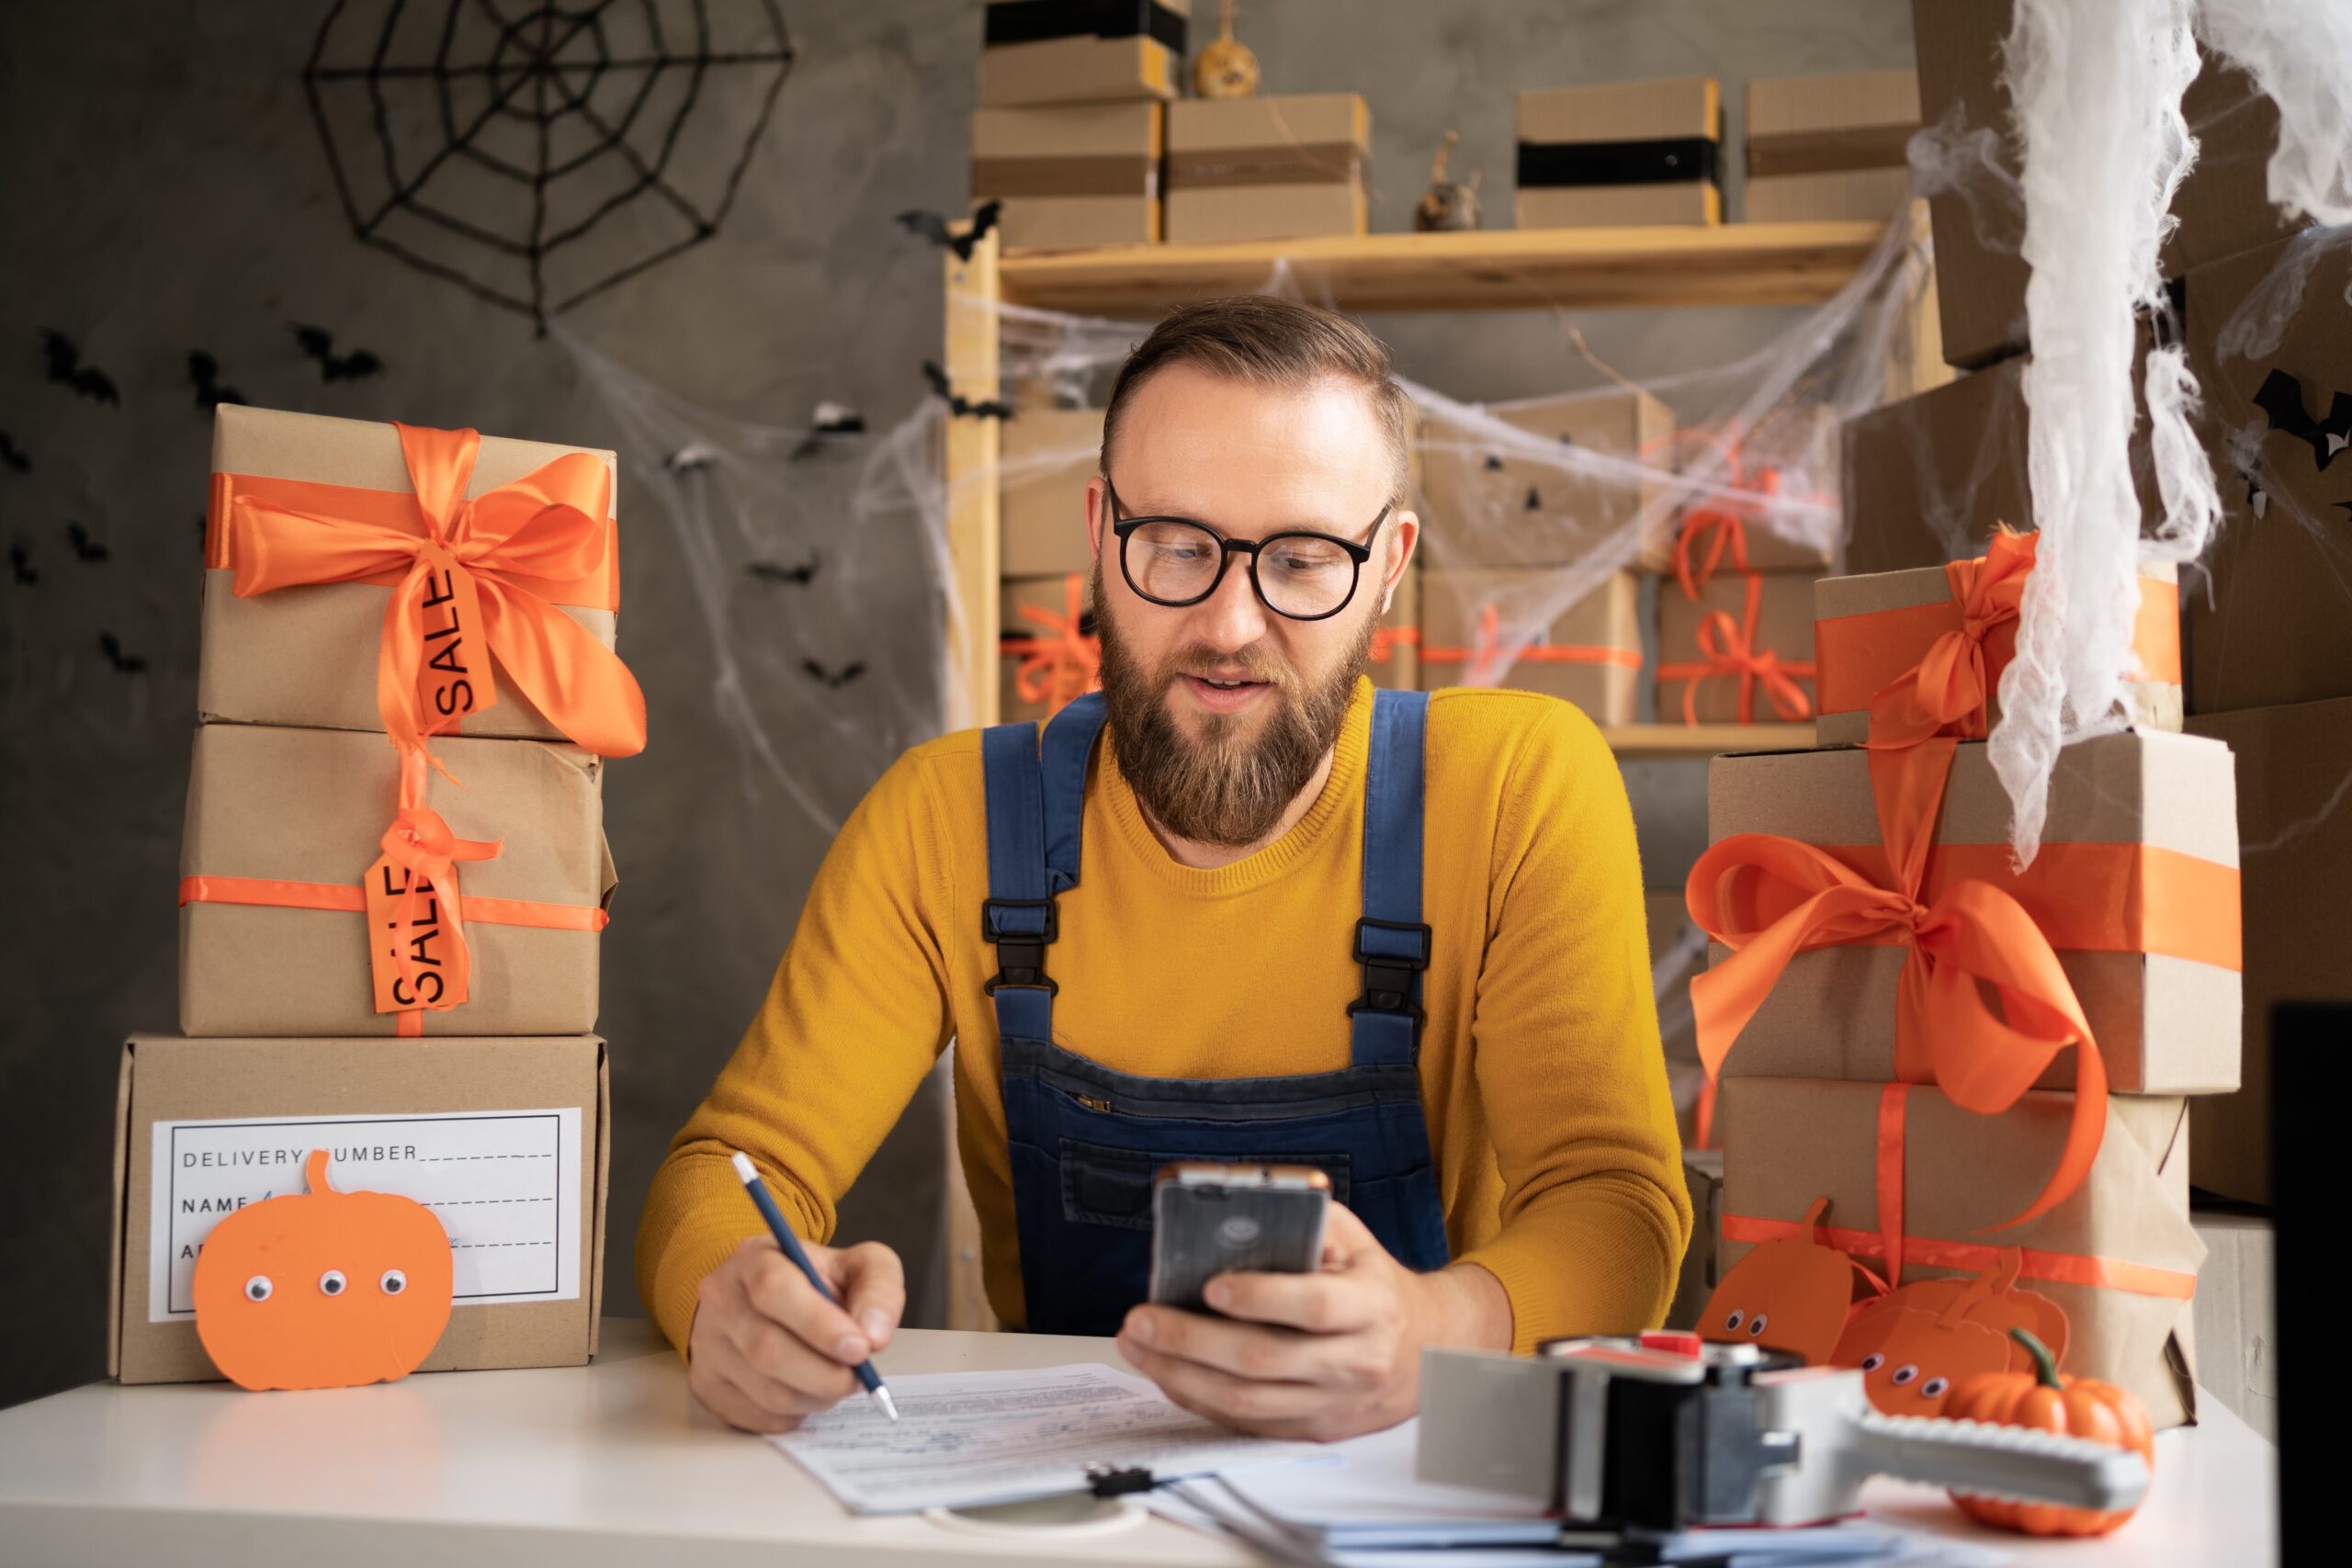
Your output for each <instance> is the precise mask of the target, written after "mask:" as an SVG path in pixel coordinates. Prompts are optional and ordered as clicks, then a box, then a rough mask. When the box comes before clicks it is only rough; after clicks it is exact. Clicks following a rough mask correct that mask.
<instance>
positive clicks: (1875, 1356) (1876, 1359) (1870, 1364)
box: [1862, 1350, 1886, 1372]
mask: <svg viewBox="0 0 2352 1568" xmlns="http://www.w3.org/2000/svg"><path fill="white" fill-rule="evenodd" d="M1884 1365H1886V1352H1885V1351H1883V1350H1873V1351H1871V1353H1870V1354H1869V1355H1867V1356H1864V1357H1863V1358H1862V1371H1866V1372H1874V1371H1878V1370H1879V1369H1880V1368H1881V1367H1883V1366H1884Z"/></svg>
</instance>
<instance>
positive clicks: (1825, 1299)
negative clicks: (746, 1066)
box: [1699, 1198, 1886, 1367]
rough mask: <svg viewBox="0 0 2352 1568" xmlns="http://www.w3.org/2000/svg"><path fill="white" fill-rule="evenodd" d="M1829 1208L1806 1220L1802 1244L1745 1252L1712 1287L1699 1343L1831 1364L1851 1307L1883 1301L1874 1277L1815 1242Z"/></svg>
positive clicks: (1820, 1205)
mask: <svg viewBox="0 0 2352 1568" xmlns="http://www.w3.org/2000/svg"><path fill="white" fill-rule="evenodd" d="M1828 1208H1829V1200H1828V1199H1826V1198H1815V1200H1814V1201H1813V1206H1812V1207H1810V1208H1808V1209H1807V1210H1805V1212H1804V1227H1805V1232H1806V1236H1807V1239H1805V1240H1804V1241H1764V1242H1758V1243H1757V1244H1756V1246H1754V1247H1751V1248H1749V1249H1748V1252H1747V1257H1745V1258H1741V1259H1740V1260H1739V1261H1738V1262H1737V1263H1736V1264H1734V1265H1732V1269H1731V1271H1730V1272H1729V1273H1727V1274H1725V1275H1724V1277H1723V1279H1722V1280H1720V1281H1719V1282H1718V1283H1717V1284H1716V1286H1715V1292H1714V1294H1713V1295H1711V1296H1709V1297H1708V1298H1707V1305H1706V1308H1705V1310H1704V1311H1702V1313H1701V1314H1699V1337H1700V1338H1702V1339H1709V1340H1713V1342H1715V1343H1716V1344H1718V1345H1761V1346H1763V1347H1764V1348H1766V1349H1769V1350H1786V1351H1788V1352H1790V1353H1791V1354H1792V1355H1797V1356H1802V1357H1804V1362H1805V1365H1807V1366H1809V1367H1817V1366H1820V1365H1821V1364H1822V1363H1823V1362H1825V1361H1826V1360H1828V1359H1829V1353H1830V1351H1831V1350H1832V1349H1834V1348H1836V1347H1837V1344H1838V1334H1839V1333H1840V1331H1842V1330H1843V1329H1844V1328H1845V1326H1846V1321H1847V1319H1848V1317H1849V1315H1850V1314H1852V1312H1853V1310H1854V1302H1855V1299H1856V1298H1857V1297H1858V1296H1859V1297H1862V1298H1864V1299H1869V1298H1871V1297H1875V1296H1877V1295H1879V1294H1882V1293H1883V1292H1884V1291H1885V1290H1886V1286H1885V1285H1884V1284H1883V1283H1882V1282H1881V1281H1880V1280H1879V1278H1878V1276H1877V1275H1875V1274H1873V1273H1871V1271H1870V1270H1869V1269H1865V1268H1863V1267H1862V1266H1861V1265H1860V1264H1859V1263H1857V1262H1855V1261H1854V1260H1853V1259H1852V1258H1849V1257H1847V1256H1846V1255H1845V1254H1844V1253H1842V1252H1840V1251H1838V1249H1837V1248H1836V1247H1826V1246H1824V1245H1822V1244H1821V1243H1820V1242H1819V1241H1816V1240H1814V1239H1812V1237H1814V1236H1815V1235H1817V1234H1818V1233H1819V1231H1820V1228H1821V1223H1822V1215H1823V1214H1824V1213H1826V1211H1827V1210H1828Z"/></svg>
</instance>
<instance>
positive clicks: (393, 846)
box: [379, 806, 505, 1011]
mask: <svg viewBox="0 0 2352 1568" xmlns="http://www.w3.org/2000/svg"><path fill="white" fill-rule="evenodd" d="M382 844H383V850H384V861H385V863H387V865H389V866H398V867H399V868H400V869H401V871H402V872H404V873H405V874H406V875H405V876H404V878H403V879H402V882H401V890H400V893H399V896H398V897H399V903H398V905H397V908H398V911H399V913H398V914H397V916H396V917H395V923H396V925H397V926H398V927H399V928H400V929H401V930H403V931H405V930H408V929H410V928H413V927H414V926H416V925H417V924H419V923H420V920H419V914H418V911H419V910H420V908H423V906H424V902H425V900H426V899H428V898H430V899H432V900H433V901H434V902H435V905H436V906H437V908H435V910H434V912H433V915H434V919H435V923H437V924H439V925H440V926H441V927H442V929H443V930H444V931H445V932H446V933H447V937H448V942H449V962H448V964H447V966H446V978H447V990H446V992H444V993H443V997H444V999H442V1000H439V1001H431V1002H424V1003H422V1004H420V1005H422V1006H424V1007H428V1008H432V1009H434V1010H436V1011H437V1010H442V1009H446V1008H452V1007H455V1006H457V1005H458V1002H459V1001H461V1000H463V999H464V998H465V996H466V994H467V992H468V990H469V987H470V986H471V983H472V978H473V955H472V953H470V952H469V949H468V948H467V945H466V914H465V905H464V902H463V900H462V899H461V898H460V897H458V862H459V861H483V860H491V859H493V858H494V857H495V856H496V855H497V854H498V853H499V852H500V851H501V850H502V849H503V848H504V846H505V840H503V839H492V840H480V839H460V838H459V837H458V835H457V834H456V833H455V832H454V831H452V830H451V829H450V827H449V824H448V823H447V821H446V820H445V819H444V818H442V816H441V814H440V813H439V812H438V811H435V810H434V809H433V808H432V807H429V806H402V807H401V808H400V810H399V811H398V812H396V813H395V814H394V815H393V818H392V825H391V826H390V827H389V828H387V829H384V837H383V840H382ZM392 953H393V959H392V964H393V968H394V969H395V970H396V971H398V973H399V975H400V977H401V980H402V981H403V982H405V983H406V985H407V987H408V989H409V994H410V995H416V994H417V993H418V986H417V966H416V963H415V960H414V958H413V956H412V954H411V952H410V947H409V944H408V943H407V942H394V943H393V944H392ZM379 1010H384V1009H383V1008H382V1007H381V1006H380V1004H379ZM398 1010H402V1011H404V1010H405V1009H398Z"/></svg>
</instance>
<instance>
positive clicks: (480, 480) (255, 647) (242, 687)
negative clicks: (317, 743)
mask: <svg viewBox="0 0 2352 1568" xmlns="http://www.w3.org/2000/svg"><path fill="white" fill-rule="evenodd" d="M565 459H574V461H571V462H565V461H563V460H565ZM580 459H584V460H585V461H584V464H583V463H582V462H581V461H579V460H580ZM551 463H553V464H560V467H559V468H557V469H556V470H553V478H552V479H549V478H548V469H547V466H548V465H549V464H551ZM612 475H613V454H612V453H610V452H607V451H601V450H597V449H594V448H588V447H578V446H549V445H548V444H546V443H543V442H537V441H513V440H507V439H504V438H503V437H500V436H495V435H486V436H483V437H481V445H480V448H479V451H478V452H477V454H476V456H475V458H474V463H473V469H472V475H471V478H470V479H469V481H468V482H467V484H466V486H465V489H464V491H463V493H464V495H465V496H467V497H469V498H479V497H481V496H483V495H485V494H486V493H490V492H493V491H499V489H500V487H502V486H515V485H521V486H526V487H528V491H527V493H528V495H529V496H533V497H538V496H548V497H553V496H568V497H570V498H571V499H573V500H577V501H581V502H593V503H594V505H595V506H596V507H597V508H598V509H600V511H601V513H602V515H601V516H600V517H599V518H598V519H596V522H597V523H598V524H600V525H601V532H602V535H603V537H602V540H601V543H600V544H595V545H592V546H590V547H587V548H586V549H584V550H582V551H580V552H578V553H577V554H576V555H574V556H573V557H571V559H572V560H574V561H577V560H578V559H579V558H580V557H582V556H589V555H593V557H594V559H593V563H592V564H589V565H587V567H586V569H585V570H571V568H570V567H568V566H567V567H560V568H559V569H558V570H559V571H560V572H561V573H562V574H561V575H556V576H543V575H539V574H538V571H537V570H534V569H541V570H544V569H545V568H546V566H547V565H548V561H547V559H546V558H544V557H542V556H539V555H537V554H536V553H535V551H534V550H533V549H532V548H530V547H528V546H527V541H520V540H518V541H517V544H518V545H522V546H524V547H519V548H511V549H506V550H496V551H492V552H491V553H490V554H488V555H486V556H468V555H467V554H466V553H465V552H463V551H460V552H459V554H460V558H469V559H471V560H472V561H473V563H474V567H475V576H476V578H477V579H481V580H484V581H481V583H480V585H479V587H478V588H476V589H474V590H470V591H469V592H476V593H479V594H481V595H491V594H497V595H499V596H500V598H501V601H502V603H503V606H504V608H503V609H502V610H501V612H500V613H501V617H502V621H503V623H504V624H502V625H500V626H498V627H497V628H496V629H497V630H499V631H501V632H502V633H503V634H505V635H508V636H513V635H515V634H516V633H518V632H528V631H531V630H532V629H533V628H532V627H531V626H528V625H526V624H525V623H524V622H523V621H522V619H521V617H520V616H519V615H517V614H516V613H517V612H520V611H531V612H533V613H535V614H537V615H550V616H553V617H555V618H556V619H559V620H562V621H568V622H571V623H572V624H573V625H574V626H577V627H578V628H580V629H582V630H584V631H585V633H586V634H587V637H585V638H582V637H579V636H578V633H577V632H569V633H568V636H569V637H570V638H571V640H572V641H574V642H582V643H585V642H587V641H588V639H591V638H593V643H590V644H589V646H588V647H587V648H585V649H582V648H566V647H564V646H563V645H562V643H561V642H560V641H559V642H556V643H555V644H554V645H553V646H554V647H555V649H556V652H557V653H558V655H559V656H560V657H568V658H571V659H573V660H579V659H581V658H582V655H583V654H584V655H587V656H590V657H594V654H595V650H596V649H602V650H603V656H602V657H603V659H604V660H610V649H611V648H612V646H613V637H614V620H615V615H614V613H615V610H616V606H617V605H618V604H619V602H620V597H619V595H620V563H619V558H618V553H617V550H618V547H617V535H616V528H615V525H614V523H613V521H612V494H613V490H612ZM509 493H515V494H517V495H518V497H519V496H521V495H523V493H524V492H521V491H515V492H509ZM240 502H250V503H252V506H251V508H249V509H248V516H247V517H246V518H245V519H242V520H241V519H240V518H239V517H238V516H237V511H238V508H239V504H240ZM536 505H537V502H536V501H533V500H527V499H526V500H522V501H521V503H520V504H519V505H518V506H517V507H516V508H515V509H514V515H515V516H521V515H527V514H528V512H529V511H530V510H532V509H534V508H535V507H536ZM263 518H266V523H265V522H262V521H259V520H260V519H263ZM314 519H326V520H328V521H327V522H326V523H321V522H318V521H314ZM512 520H513V518H512V517H509V518H507V519H503V520H502V521H503V522H505V523H511V521H512ZM579 521H580V523H581V524H582V525H583V526H584V525H586V524H587V522H588V520H587V519H586V518H585V517H584V516H582V518H580V519H579ZM477 522H478V520H477ZM425 532H426V525H425V523H424V515H423V513H422V511H421V510H420V508H419V505H418V502H417V498H416V492H415V489H414V485H413V479H412V476H411V473H410V471H409V468H408V464H407V462H406V460H405V458H404V457H403V453H402V448H401V434H400V432H399V430H398V429H397V428H396V427H394V426H393V425H390V424H384V423H376V422H374V421H365V420H352V419H330V418H327V417H325V416H323V415H320V414H303V413H287V412H281V411H279V410H276V409H261V408H248V407H244V406H243V405H241V404H236V403H223V404H221V405H220V409H219V410H218V411H217V412H216V413H215V415H214V420H213V427H212V492H211V503H210V506H209V511H208V513H207V516H206V521H205V558H204V564H205V573H204V617H203V645H202V657H201V662H200V664H199V666H198V674H197V706H198V709H199V710H200V712H201V714H202V716H203V717H204V718H206V719H208V720H211V719H225V720H234V721H237V722H241V723H246V724H284V725H298V726H300V727H303V728H312V729H374V730H381V729H382V728H384V720H383V717H382V715H381V713H380V712H379V707H378V695H377V685H376V677H377V668H378V665H379V660H380V659H381V649H382V645H383V638H384V633H385V617H384V611H385V605H386V604H387V603H388V602H390V599H391V598H392V596H393V594H394V592H395V591H396V588H397V587H398V586H399V585H400V584H401V581H402V580H403V579H404V578H405V577H407V576H408V574H409V572H410V571H411V570H412V568H413V548H412V553H411V556H410V558H399V552H398V551H396V550H383V549H380V548H378V547H377V541H379V540H381V539H383V538H387V537H389V538H395V539H410V540H415V541H418V542H420V543H421V542H422V541H423V539H424V535H425ZM331 535H333V536H336V537H333V538H330V537H329V536H331ZM322 541H324V543H325V545H326V546H327V547H332V548H333V549H335V550H345V551H350V552H352V556H353V557H358V558H360V564H359V565H357V566H354V565H353V564H352V558H348V557H347V558H328V557H327V556H326V554H325V550H324V549H322V543H321V542H322ZM288 545H292V546H295V547H301V548H303V549H306V550H308V551H310V552H311V554H313V555H316V556H318V557H320V559H319V561H318V563H317V564H314V565H313V566H311V567H309V568H293V567H290V566H289V565H288V564H287V563H288V562H289V561H291V560H292V559H293V558H294V553H295V552H294V550H292V549H289V548H288V547H287V546H288ZM367 551H373V552H374V555H379V556H381V557H382V558H383V560H382V562H381V563H379V562H378V561H376V560H375V559H374V558H372V557H369V556H363V555H362V552H367ZM261 555H268V556H270V557H271V559H270V560H269V561H264V560H261V559H258V558H256V557H258V556H261ZM378 564H381V565H382V566H383V567H384V570H367V569H368V567H373V566H376V565H378ZM265 569H266V570H265ZM344 570H366V572H367V574H366V575H365V576H363V577H361V578H359V579H357V580H355V581H284V585H276V584H277V583H279V582H280V581H283V580H285V579H287V578H288V577H297V578H299V577H302V576H306V575H315V574H318V573H327V572H335V571H344ZM257 577H258V579H259V581H258V582H256V581H255V579H256V578H257ZM241 578H242V579H243V580H244V581H246V583H247V585H248V586H249V587H260V585H261V584H263V583H267V584H271V585H270V586H267V587H266V589H264V590H263V591H258V592H252V593H251V595H250V596H249V597H239V595H238V594H237V592H235V589H236V586H237V584H238V582H239V581H240V579H241ZM493 580H494V581H493ZM447 584H448V578H447V573H446V572H445V571H440V570H435V571H434V572H432V573H431V575H430V578H429V581H427V583H426V584H425V588H424V600H423V603H422V604H420V605H419V626H418V627H417V635H418V636H419V637H422V638H423V639H424V641H425V646H426V648H427V649H428V652H427V658H428V660H430V661H431V662H430V664H429V665H428V668H429V669H431V670H434V671H439V672H441V673H443V674H444V675H446V680H444V681H443V682H442V684H441V686H440V688H439V691H440V694H441V696H442V700H443V701H444V702H445V703H447V705H449V707H450V708H451V709H452V710H453V711H455V712H456V713H457V714H458V716H459V722H460V724H461V727H462V728H463V731H464V733H466V734H468V735H479V736H514V737H523V738H528V739H560V738H561V734H562V731H561V730H560V728H558V724H557V722H556V720H555V719H553V718H550V717H549V716H548V715H547V714H545V713H543V712H542V711H541V710H540V708H539V707H538V706H537V705H536V704H534V702H533V701H532V697H531V694H530V693H529V691H527V690H526V686H528V685H531V684H533V682H518V681H517V679H516V676H515V671H513V670H511V669H510V668H509V667H508V666H509V660H508V659H507V657H505V656H504V655H503V654H502V652H501V650H500V649H499V648H498V647H496V646H493V645H492V640H491V638H490V637H489V636H488V634H487V632H486V631H485V629H484V627H482V626H474V627H471V628H467V627H465V626H463V625H462V623H461V622H460V621H459V620H458V618H457V616H456V610H457V609H458V608H462V606H463V604H464V603H465V601H464V600H462V599H450V598H447ZM548 606H552V609H549V608H548ZM497 607H498V606H493V605H492V604H487V603H485V604H483V606H482V608H483V609H484V610H485V611H488V610H491V609H493V608H497ZM452 629H454V630H455V631H456V632H457V634H458V635H456V636H455V637H444V636H443V635H442V634H444V633H446V632H449V631H451V630H452ZM550 629H552V630H555V631H559V632H565V631H567V628H564V627H560V626H559V627H554V628H550ZM528 641H529V642H530V643H531V644H532V645H533V646H534V647H535V648H536V647H537V645H538V644H539V642H540V641H541V638H540V637H530V638H529V639H528ZM544 660H545V655H544V653H541V654H539V655H538V656H537V657H535V658H534V659H533V660H532V663H533V665H534V666H535V667H536V666H537V664H539V663H541V662H544ZM612 663H613V668H614V669H616V670H617V661H612ZM485 674H486V675H487V679H484V676H485ZM616 679H617V680H618V681H621V682H627V673H626V671H621V672H620V673H619V675H618V676H617V677H616ZM559 684H560V682H559ZM539 689H540V691H541V692H542V694H546V693H547V692H548V686H547V685H545V684H540V686H539ZM628 693H629V694H630V695H631V696H632V697H633V696H634V694H635V685H634V682H628ZM493 696H494V699H495V700H494V701H491V700H490V699H492V697H493ZM485 703H488V705H484V704H485ZM428 716H431V717H434V718H435V719H436V721H437V720H438V719H439V718H440V717H444V716H447V715H446V714H445V715H428ZM637 722H638V724H639V730H640V733H639V742H640V743H641V739H642V737H641V727H642V722H643V721H642V709H641V705H640V707H639V718H638V720H637ZM578 739H582V740H583V742H584V741H586V740H588V739H592V737H588V736H582V737H578Z"/></svg>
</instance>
